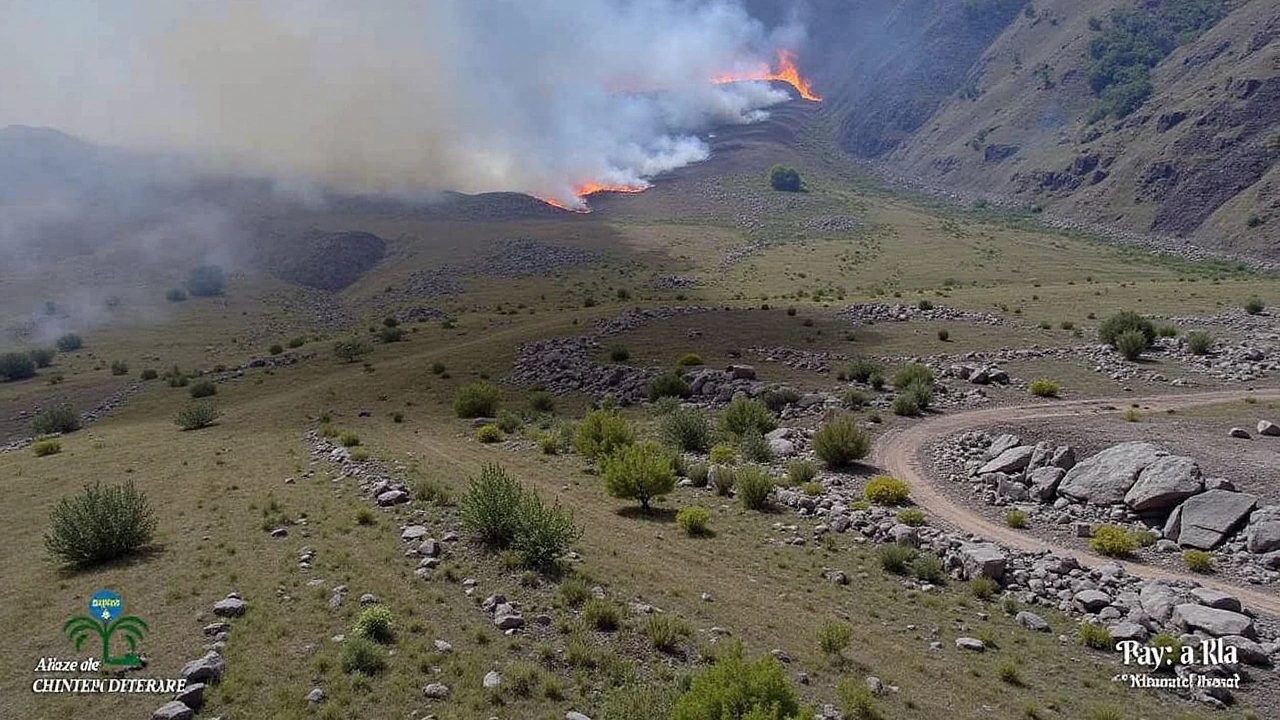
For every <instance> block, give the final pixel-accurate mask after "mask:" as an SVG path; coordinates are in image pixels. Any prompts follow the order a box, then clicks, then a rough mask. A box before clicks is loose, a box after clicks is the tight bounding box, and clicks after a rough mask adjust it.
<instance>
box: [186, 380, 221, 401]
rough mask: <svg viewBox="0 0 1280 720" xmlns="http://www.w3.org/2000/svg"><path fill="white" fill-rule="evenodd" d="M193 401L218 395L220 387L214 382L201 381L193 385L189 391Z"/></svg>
mask: <svg viewBox="0 0 1280 720" xmlns="http://www.w3.org/2000/svg"><path fill="white" fill-rule="evenodd" d="M187 392H189V393H190V394H191V397H192V398H193V399H196V400H198V399H200V398H206V397H212V396H214V395H217V394H218V386H217V385H215V384H214V383H213V381H212V380H206V379H200V380H197V381H195V382H194V383H192V384H191V388H190V389H189V390H187Z"/></svg>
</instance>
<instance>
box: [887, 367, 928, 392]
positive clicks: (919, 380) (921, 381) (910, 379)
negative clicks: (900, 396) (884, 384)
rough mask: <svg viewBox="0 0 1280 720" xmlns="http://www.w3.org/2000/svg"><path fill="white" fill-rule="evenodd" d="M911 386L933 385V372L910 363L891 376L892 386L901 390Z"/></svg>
mask: <svg viewBox="0 0 1280 720" xmlns="http://www.w3.org/2000/svg"><path fill="white" fill-rule="evenodd" d="M911 385H925V386H932V385H933V371H932V370H930V369H929V368H928V367H926V366H924V365H921V364H920V363H912V364H910V365H907V366H906V367H904V368H902V369H901V370H898V372H896V373H894V375H893V386H894V387H895V388H897V389H899V390H902V389H904V388H906V387H908V386H911Z"/></svg>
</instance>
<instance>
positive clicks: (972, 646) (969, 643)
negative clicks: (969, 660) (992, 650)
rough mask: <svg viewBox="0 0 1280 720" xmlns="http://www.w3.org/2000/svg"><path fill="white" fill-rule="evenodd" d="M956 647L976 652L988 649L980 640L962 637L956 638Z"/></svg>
mask: <svg viewBox="0 0 1280 720" xmlns="http://www.w3.org/2000/svg"><path fill="white" fill-rule="evenodd" d="M956 647H957V648H959V649H961V650H972V651H974V652H982V651H984V650H986V649H987V646H986V643H984V642H982V641H981V640H979V639H978V638H971V637H961V638H956Z"/></svg>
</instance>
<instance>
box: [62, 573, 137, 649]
mask: <svg viewBox="0 0 1280 720" xmlns="http://www.w3.org/2000/svg"><path fill="white" fill-rule="evenodd" d="M123 612H124V600H122V599H121V598H120V596H119V595H117V594H116V593H114V592H111V591H110V590H99V591H98V592H96V593H94V594H93V597H91V598H89V614H88V615H80V616H77V617H73V618H71V619H70V620H68V621H67V622H66V624H65V625H63V626H62V633H63V634H64V635H66V636H67V637H68V638H70V639H71V641H72V642H74V643H75V644H76V650H79V649H80V648H81V647H82V646H83V645H84V643H85V641H86V640H88V639H89V638H90V637H92V636H94V635H97V636H98V638H99V639H100V640H102V663H103V664H104V665H118V666H123V667H139V666H141V665H142V659H141V658H139V657H138V656H137V655H135V654H134V650H136V649H137V647H138V641H139V640H141V639H142V634H143V633H144V632H146V631H147V624H146V623H145V622H143V621H142V618H139V617H136V616H133V615H124V616H123V617H122V616H121V613H123ZM116 633H119V634H120V635H122V636H124V641H125V643H126V644H128V646H129V653H128V654H127V655H121V656H120V657H111V652H110V646H111V636H112V635H115V634H116Z"/></svg>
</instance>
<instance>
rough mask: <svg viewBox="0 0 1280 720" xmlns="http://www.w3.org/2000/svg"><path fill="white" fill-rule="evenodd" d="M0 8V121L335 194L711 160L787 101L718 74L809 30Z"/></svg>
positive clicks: (166, 2) (571, 193) (611, 15)
mask: <svg viewBox="0 0 1280 720" xmlns="http://www.w3.org/2000/svg"><path fill="white" fill-rule="evenodd" d="M6 5H7V6H8V7H7V8H6V12H5V22H4V23H3V24H0V87H2V88H4V91H3V92H0V126H3V125H5V124H9V123H23V124H27V125H46V126H51V127H56V128H58V129H60V130H64V131H66V132H69V133H71V134H73V135H77V136H79V137H83V138H85V139H88V140H92V141H96V142H100V143H107V144H114V145H120V146H124V147H130V148H145V149H152V150H160V149H164V150H181V151H184V152H187V153H190V154H192V155H193V156H196V157H200V158H204V159H206V160H207V159H213V160H215V161H216V162H217V163H218V166H219V167H220V168H221V169H230V170H239V171H252V172H255V173H263V174H268V175H270V176H272V177H275V178H283V179H286V180H290V181H296V182H300V183H306V182H312V181H315V182H321V183H324V184H326V185H329V186H331V187H335V188H338V189H344V190H352V191H360V192H378V191H391V192H419V191H429V190H442V189H451V190H460V191H463V192H485V191H498V190H509V191H519V192H528V193H531V194H535V195H539V196H543V197H549V198H553V199H556V200H558V201H560V202H562V203H566V204H576V202H577V199H576V197H575V188H580V187H581V186H583V185H584V184H586V183H598V184H605V185H632V186H634V185H642V184H643V183H644V180H645V178H647V177H651V176H652V175H654V174H657V173H660V172H662V171H664V170H668V169H671V168H674V167H678V166H680V165H684V164H687V163H689V162H693V161H697V160H700V159H703V158H705V156H706V154H707V147H706V146H705V145H704V144H703V143H702V142H701V141H700V140H699V139H698V138H697V136H696V133H697V132H698V131H699V130H702V129H704V128H706V127H707V126H708V125H710V124H712V123H718V122H748V121H751V120H754V119H758V118H759V117H760V111H761V109H762V108H765V107H767V106H769V105H771V104H774V103H777V102H779V101H781V100H783V99H785V98H786V97H787V94H786V93H785V92H783V91H781V90H777V89H774V88H771V87H770V86H769V85H767V84H765V83H733V84H728V85H716V84H713V83H711V82H710V80H711V79H712V78H714V77H717V76H720V75H723V74H724V73H725V72H730V71H733V70H734V69H736V68H741V67H758V66H759V65H760V64H761V63H763V62H768V61H769V60H770V59H771V58H772V57H773V56H774V53H775V51H776V50H777V49H779V48H783V47H794V46H795V44H796V43H797V42H798V41H799V39H800V38H799V33H798V31H797V29H796V28H795V27H783V28H773V29H770V28H766V27H765V26H763V25H762V24H761V23H759V22H757V21H755V20H753V19H752V18H751V17H750V16H749V15H748V14H747V12H746V11H745V10H743V9H742V7H741V6H740V5H739V4H737V2H733V1H731V0H701V1H694V0H575V1H573V2H567V1H566V0H412V1H411V0H374V1H371V2H360V3H353V2H346V1H344V0H221V1H213V2H199V3H194V2H172V0H98V1H91V0H48V1H47V2H44V3H17V2H8V3H6ZM19 5H21V7H18V6H19Z"/></svg>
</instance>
